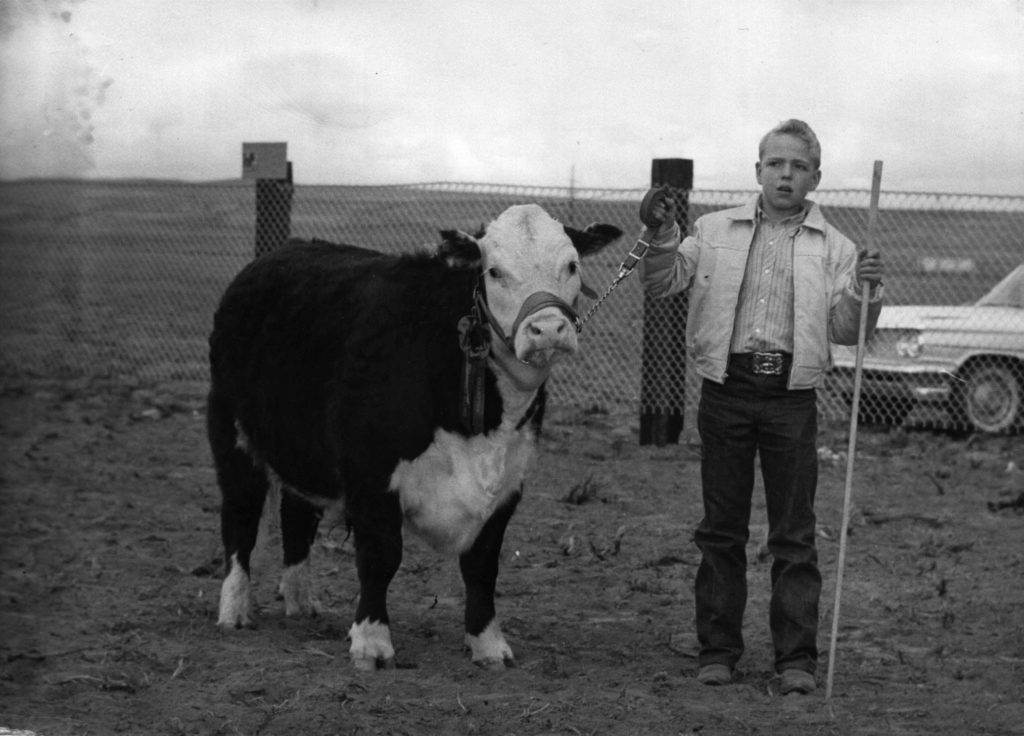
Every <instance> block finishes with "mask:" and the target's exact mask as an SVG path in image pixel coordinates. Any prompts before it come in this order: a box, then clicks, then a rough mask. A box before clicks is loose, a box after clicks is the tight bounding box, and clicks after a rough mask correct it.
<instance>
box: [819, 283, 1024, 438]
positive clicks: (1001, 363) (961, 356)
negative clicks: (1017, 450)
mask: <svg viewBox="0 0 1024 736" xmlns="http://www.w3.org/2000/svg"><path fill="white" fill-rule="evenodd" d="M855 365H856V348H855V347H848V346H842V345H833V346H832V368H831V370H830V375H829V386H830V387H831V388H832V390H833V391H835V392H838V393H839V394H840V395H841V396H842V398H843V399H845V400H846V401H847V403H848V404H849V403H851V400H852V394H853V384H854V370H855ZM862 367H863V372H862V374H861V396H860V407H861V408H864V409H865V410H866V411H867V412H870V413H869V414H868V416H874V417H880V416H885V417H886V418H887V419H890V420H891V419H896V420H902V419H903V418H905V417H906V415H907V413H908V412H909V411H911V410H912V409H914V408H915V407H932V408H939V409H942V410H944V412H945V415H946V417H947V422H946V423H947V424H952V425H954V426H957V427H960V428H966V429H968V430H973V431H976V432H983V433H992V434H1004V433H1009V432H1014V431H1019V430H1020V429H1021V428H1022V424H1024V263H1022V264H1020V265H1019V266H1017V267H1016V268H1015V269H1013V270H1012V271H1011V272H1010V273H1009V274H1008V275H1007V276H1006V277H1005V278H1004V279H1003V280H1002V281H1000V282H999V283H998V284H996V285H995V286H994V287H992V289H991V290H990V291H989V292H988V293H987V294H985V296H983V297H981V298H980V299H978V300H977V301H976V302H974V303H973V304H968V305H961V306H883V307H882V311H881V314H880V315H879V318H878V326H877V327H876V329H875V333H874V335H873V336H872V338H871V340H869V341H868V344H867V345H866V346H865V350H864V359H863V366H862Z"/></svg>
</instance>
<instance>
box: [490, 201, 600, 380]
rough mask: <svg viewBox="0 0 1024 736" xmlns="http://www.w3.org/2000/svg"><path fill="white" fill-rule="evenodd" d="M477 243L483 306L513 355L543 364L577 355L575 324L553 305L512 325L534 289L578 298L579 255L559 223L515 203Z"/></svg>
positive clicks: (571, 300) (529, 206)
mask: <svg viewBox="0 0 1024 736" xmlns="http://www.w3.org/2000/svg"><path fill="white" fill-rule="evenodd" d="M478 243H479V246H480V255H481V262H482V268H483V280H484V288H485V290H486V294H487V305H488V307H489V308H490V310H491V313H492V314H493V315H494V318H495V320H496V321H497V323H498V324H499V325H500V326H501V328H502V330H504V332H505V334H506V335H508V336H509V338H510V339H511V340H512V345H513V347H514V350H515V354H516V357H517V358H519V360H521V361H523V362H525V363H529V364H530V365H532V366H534V367H535V368H547V367H549V366H551V365H553V364H554V362H555V361H557V360H558V359H559V358H561V357H563V356H567V355H572V354H573V353H575V352H576V350H577V347H578V341H577V337H576V327H575V325H574V324H573V322H572V320H571V319H570V318H569V316H568V315H567V314H566V313H565V312H564V311H563V310H562V309H559V308H558V307H556V306H542V307H541V308H540V309H538V310H537V311H534V312H532V313H531V314H528V315H526V316H525V317H524V318H523V319H522V321H521V322H520V323H519V324H518V325H516V324H515V323H516V320H517V318H518V317H519V316H520V310H521V309H522V307H523V304H524V303H525V302H526V300H527V299H528V298H529V297H530V296H531V295H533V294H536V293H537V292H547V293H549V294H553V295H554V296H556V297H558V298H559V299H561V300H562V301H563V302H565V303H566V304H569V305H573V304H575V302H576V300H577V298H578V297H579V294H580V286H581V281H580V254H579V252H578V251H577V249H576V247H575V246H574V245H573V242H572V240H571V239H570V238H569V236H568V234H567V233H566V230H565V228H564V227H563V226H562V224H561V223H559V222H556V221H555V220H553V219H552V218H551V217H550V216H549V215H548V214H547V213H546V212H545V211H544V210H543V209H541V208H540V207H539V206H538V205H535V204H527V205H516V206H514V207H509V208H508V209H507V210H505V211H504V212H503V213H501V215H499V216H498V218H497V219H496V220H494V221H493V222H492V223H491V224H490V225H488V226H487V231H486V232H485V234H484V236H483V237H482V238H481V239H480V240H479V241H478ZM513 327H515V333H514V334H513Z"/></svg>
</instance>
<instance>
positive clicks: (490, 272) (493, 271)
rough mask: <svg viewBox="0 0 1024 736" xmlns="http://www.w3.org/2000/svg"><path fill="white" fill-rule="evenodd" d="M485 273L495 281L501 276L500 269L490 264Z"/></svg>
mask: <svg viewBox="0 0 1024 736" xmlns="http://www.w3.org/2000/svg"><path fill="white" fill-rule="evenodd" d="M487 275H488V276H490V277H491V278H492V279H494V280H495V281H497V280H498V279H500V278H501V271H500V270H499V269H497V268H495V267H494V266H491V267H490V268H488V269H487Z"/></svg>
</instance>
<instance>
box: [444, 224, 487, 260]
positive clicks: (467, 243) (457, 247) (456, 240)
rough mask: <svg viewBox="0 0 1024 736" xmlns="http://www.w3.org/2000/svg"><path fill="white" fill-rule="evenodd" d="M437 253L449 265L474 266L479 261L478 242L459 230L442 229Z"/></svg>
mask: <svg viewBox="0 0 1024 736" xmlns="http://www.w3.org/2000/svg"><path fill="white" fill-rule="evenodd" d="M437 255H438V257H439V258H442V259H443V260H445V261H446V262H447V263H448V264H449V265H451V266H475V265H478V264H479V263H480V244H479V243H477V242H476V239H475V238H474V237H473V236H472V235H467V234H466V233H464V232H462V231H461V230H442V231H441V243H440V245H438V246H437Z"/></svg>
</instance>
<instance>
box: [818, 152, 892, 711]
mask: <svg viewBox="0 0 1024 736" xmlns="http://www.w3.org/2000/svg"><path fill="white" fill-rule="evenodd" d="M881 186H882V162H881V161H875V168H874V172H873V173H872V176H871V206H870V207H869V209H868V233H867V243H866V246H867V250H868V252H869V253H872V252H874V250H875V229H876V225H877V222H878V193H879V190H880V189H881ZM869 298H870V288H869V287H868V283H867V282H866V281H865V282H863V283H862V284H861V292H860V328H859V330H858V333H857V358H856V362H855V364H854V369H853V406H852V407H851V413H850V442H849V445H848V446H847V448H846V488H845V489H844V491H843V523H842V526H841V527H840V529H839V560H838V562H837V563H836V600H835V605H834V606H833V607H832V637H831V639H830V640H829V647H828V680H827V683H826V685H825V699H826V700H828V699H829V698H831V697H832V678H833V675H834V674H835V665H836V638H837V637H838V635H839V602H840V600H841V597H842V593H843V568H844V566H845V565H846V536H847V531H846V530H847V527H849V525H850V500H851V496H852V495H853V457H854V453H855V452H856V450H857V415H858V414H859V413H860V384H861V373H862V367H863V364H864V342H865V339H864V338H865V334H866V332H867V322H868V299H869Z"/></svg>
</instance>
